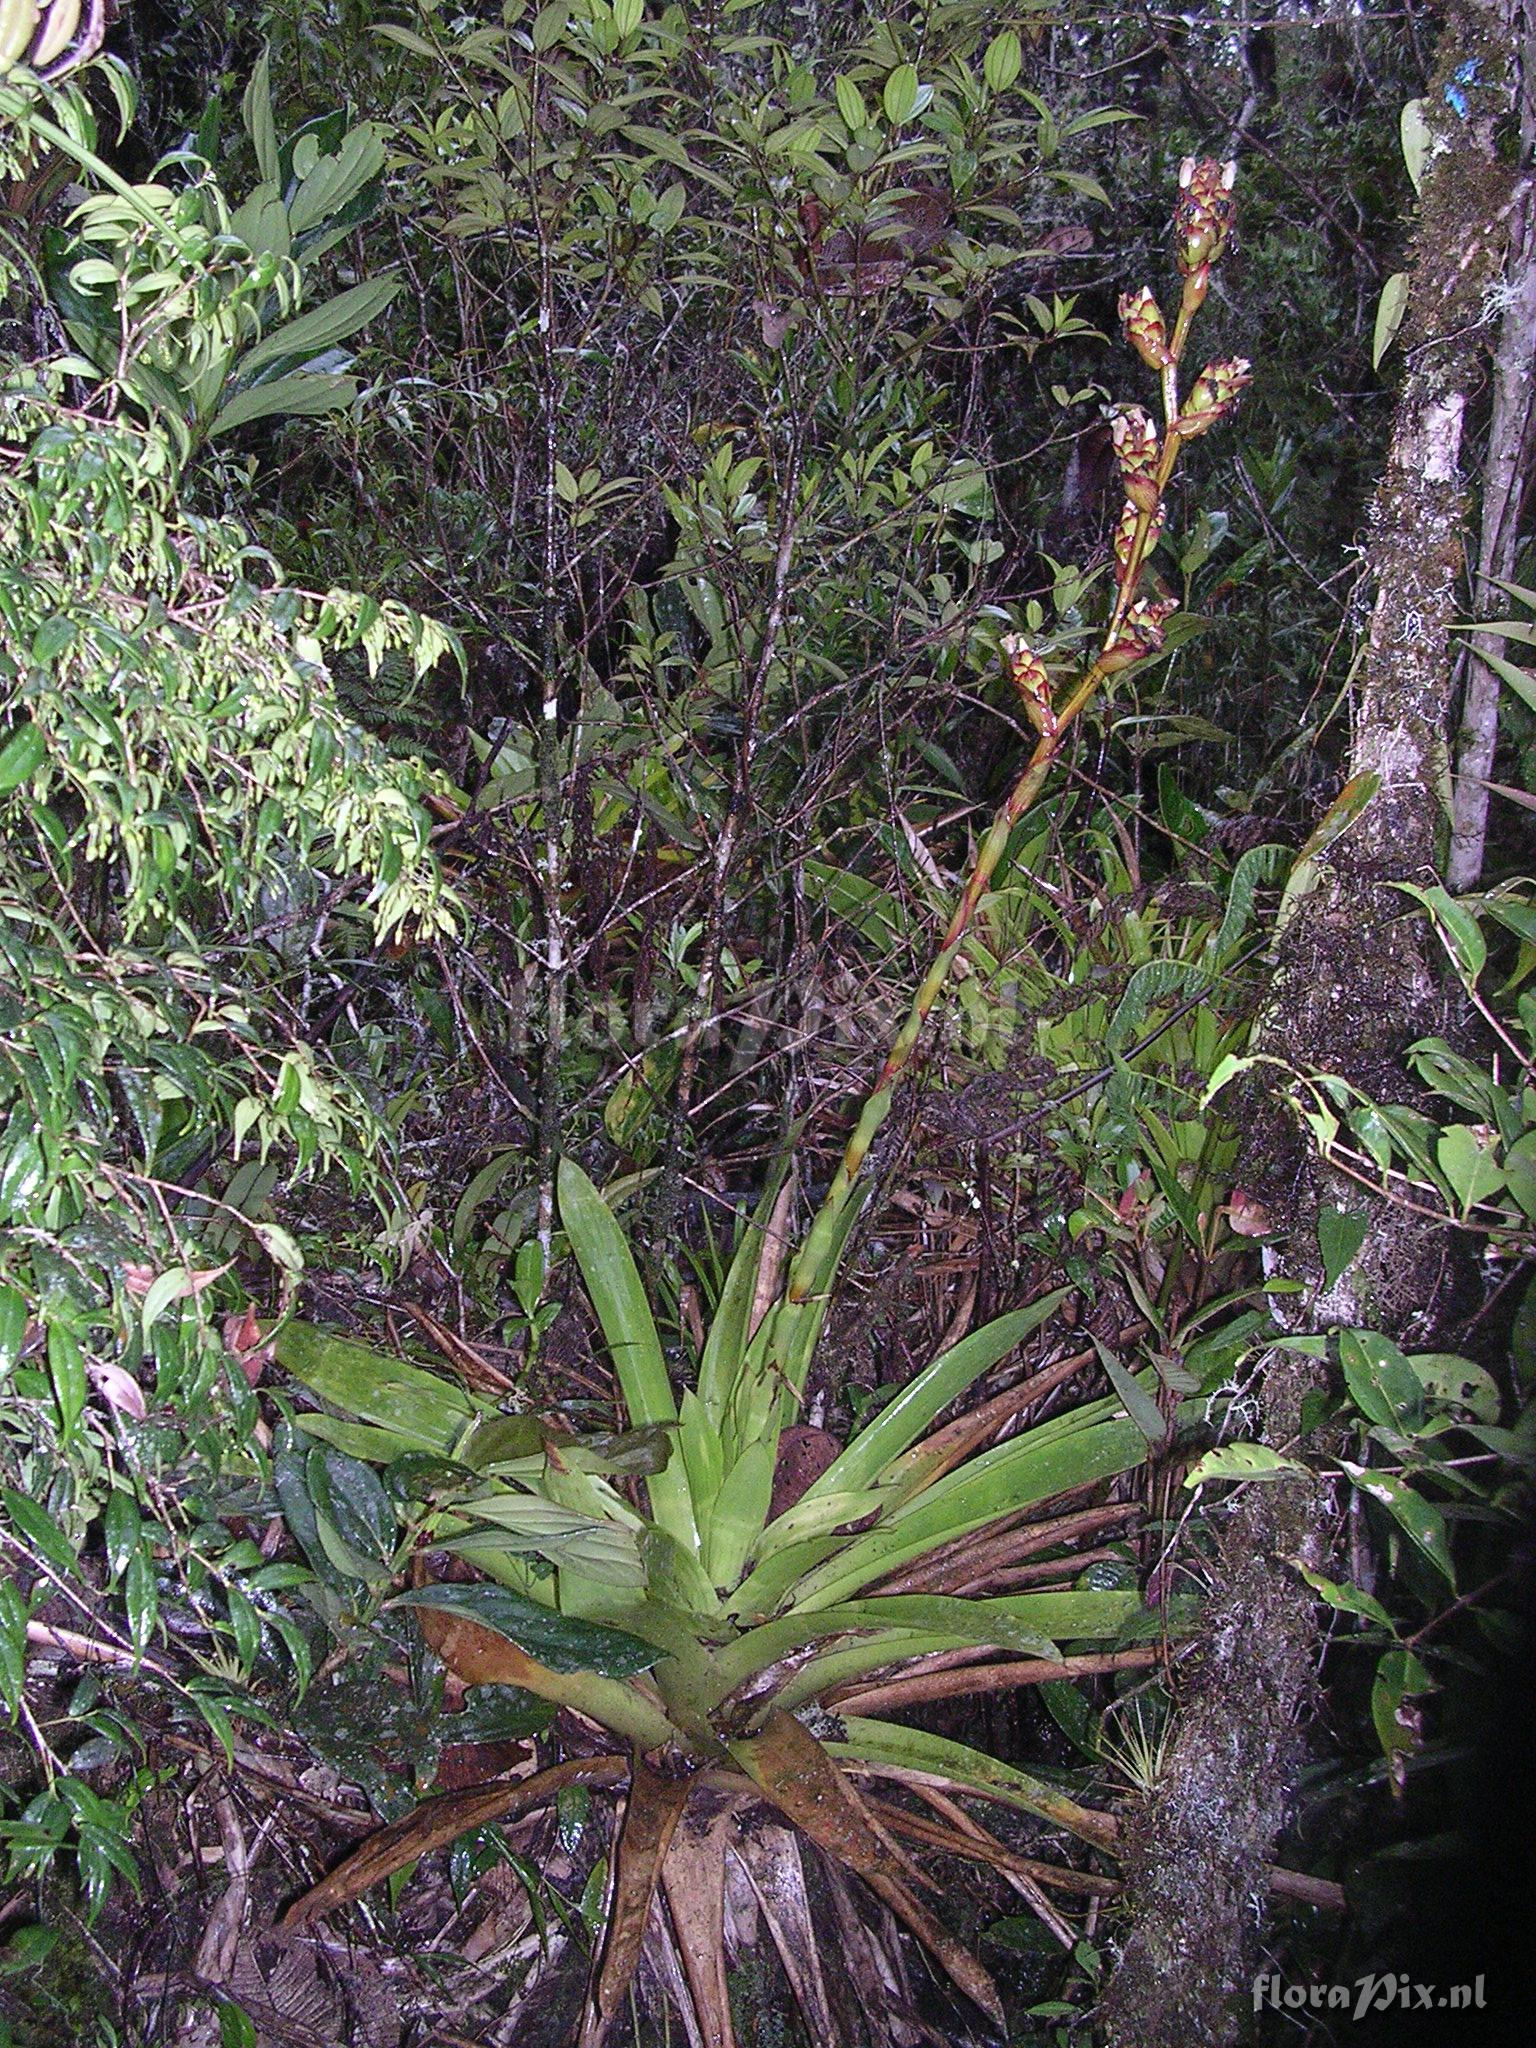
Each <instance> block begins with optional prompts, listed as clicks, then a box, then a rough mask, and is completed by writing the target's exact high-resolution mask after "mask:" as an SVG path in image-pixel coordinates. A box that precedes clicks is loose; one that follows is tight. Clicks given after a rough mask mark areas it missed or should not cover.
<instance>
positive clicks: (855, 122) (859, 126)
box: [832, 74, 869, 135]
mask: <svg viewBox="0 0 1536 2048" xmlns="http://www.w3.org/2000/svg"><path fill="white" fill-rule="evenodd" d="M832 89H833V92H834V93H835V94H836V96H837V111H838V113H839V114H840V115H841V117H842V122H843V126H844V127H845V128H846V129H847V130H848V133H849V134H850V135H858V134H859V133H860V132H861V131H862V130H863V129H865V128H867V127H868V126H869V109H868V108H867V107H866V106H865V104H864V95H863V94H862V93H861V92H860V91H859V88H858V87H857V86H856V85H855V84H854V82H853V80H852V79H851V78H849V77H847V76H846V74H844V75H840V76H839V77H838V78H837V79H836V80H835V81H834V83H833V88H832Z"/></svg>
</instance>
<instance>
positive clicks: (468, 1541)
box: [453, 1493, 645, 1586]
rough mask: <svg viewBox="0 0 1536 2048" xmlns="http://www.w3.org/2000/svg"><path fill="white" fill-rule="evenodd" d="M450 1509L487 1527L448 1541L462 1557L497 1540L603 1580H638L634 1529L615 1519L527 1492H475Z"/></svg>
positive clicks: (641, 1578)
mask: <svg viewBox="0 0 1536 2048" xmlns="http://www.w3.org/2000/svg"><path fill="white" fill-rule="evenodd" d="M456 1513H458V1514H461V1515H464V1516H472V1517H474V1518H475V1519H476V1520H477V1521H480V1522H488V1523H490V1524H491V1525H492V1529H491V1531H489V1532H486V1533H484V1534H481V1533H478V1532H472V1533H471V1534H470V1535H468V1536H461V1537H460V1538H459V1539H458V1540H457V1541H456V1542H455V1543H454V1545H453V1548H454V1549H456V1550H460V1551H462V1552H463V1553H464V1554H465V1555H466V1556H469V1555H473V1554H475V1552H476V1551H478V1550H482V1549H484V1548H486V1547H488V1546H490V1545H493V1544H496V1543H500V1545H501V1547H502V1548H503V1549H505V1550H509V1551H511V1552H514V1553H515V1552H517V1551H520V1550H521V1551H532V1552H537V1553H538V1554H539V1555H541V1556H544V1557H547V1558H549V1559H550V1561H551V1562H552V1563H554V1564H566V1563H568V1564H570V1565H571V1566H572V1567H573V1568H574V1569H575V1570H577V1571H581V1572H585V1573H587V1574H589V1575H590V1576H592V1577H594V1578H600V1579H602V1580H604V1581H605V1583H608V1584H612V1585H626V1586H638V1585H641V1584H643V1583H644V1580H645V1571H644V1567H643V1566H642V1564H641V1561H640V1548H639V1545H638V1544H637V1542H636V1540H635V1535H634V1532H633V1531H632V1530H630V1529H626V1528H624V1527H622V1526H621V1525H620V1524H618V1523H616V1522H610V1521H607V1520H603V1519H599V1518H598V1517H596V1516H594V1515H588V1514H582V1513H580V1512H579V1511H578V1510H576V1509H573V1508H568V1507H562V1506H561V1505H560V1504H559V1503H558V1502H556V1501H549V1500H541V1499H539V1498H538V1496H537V1495H535V1494H527V1493H499V1494H481V1495H479V1496H477V1497H476V1498H475V1499H473V1500H467V1501H464V1502H462V1503H460V1504H458V1506H457V1508H456Z"/></svg>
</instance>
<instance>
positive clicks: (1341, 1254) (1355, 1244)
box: [1317, 1202, 1370, 1287]
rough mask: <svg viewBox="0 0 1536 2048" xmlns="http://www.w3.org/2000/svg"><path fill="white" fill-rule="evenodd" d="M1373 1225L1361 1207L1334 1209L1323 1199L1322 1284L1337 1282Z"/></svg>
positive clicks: (1320, 1217)
mask: <svg viewBox="0 0 1536 2048" xmlns="http://www.w3.org/2000/svg"><path fill="white" fill-rule="evenodd" d="M1369 1228H1370V1218H1369V1217H1368V1216H1366V1215H1365V1214H1364V1213H1363V1212H1361V1211H1345V1210H1343V1209H1335V1208H1334V1207H1333V1206H1332V1205H1331V1204H1330V1203H1327V1202H1325V1203H1323V1205H1322V1206H1321V1207H1320V1208H1319V1210H1318V1212H1317V1248H1318V1251H1319V1252H1320V1253H1321V1254H1322V1260H1323V1284H1324V1286H1325V1287H1333V1286H1336V1285H1337V1283H1338V1281H1339V1279H1340V1277H1341V1276H1342V1275H1343V1274H1344V1273H1345V1272H1346V1271H1347V1270H1348V1268H1349V1265H1350V1262H1351V1261H1352V1260H1353V1258H1354V1256H1355V1254H1356V1252H1358V1251H1359V1249H1360V1247H1361V1245H1363V1244H1364V1243H1365V1233H1366V1231H1367V1230H1368V1229H1369Z"/></svg>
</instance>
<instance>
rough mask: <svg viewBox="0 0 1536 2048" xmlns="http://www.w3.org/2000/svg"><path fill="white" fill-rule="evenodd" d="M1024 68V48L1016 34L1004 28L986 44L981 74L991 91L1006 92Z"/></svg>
mask: <svg viewBox="0 0 1536 2048" xmlns="http://www.w3.org/2000/svg"><path fill="white" fill-rule="evenodd" d="M1023 68H1024V50H1023V45H1022V44H1021V43H1020V41H1019V38H1018V35H1017V34H1016V32H1015V31H1014V30H1013V29H1011V28H1006V29H1004V30H1003V31H1002V33H1001V34H1000V35H995V36H994V37H993V38H992V40H991V42H990V43H988V45H987V54H986V56H985V57H984V58H983V59H982V63H981V70H982V76H983V77H984V78H985V79H986V81H987V84H988V85H989V86H990V87H991V88H992V90H993V92H1006V91H1007V90H1008V88H1009V86H1011V85H1012V84H1013V83H1014V81H1015V79H1017V77H1018V75H1019V73H1020V71H1021V70H1022V69H1023Z"/></svg>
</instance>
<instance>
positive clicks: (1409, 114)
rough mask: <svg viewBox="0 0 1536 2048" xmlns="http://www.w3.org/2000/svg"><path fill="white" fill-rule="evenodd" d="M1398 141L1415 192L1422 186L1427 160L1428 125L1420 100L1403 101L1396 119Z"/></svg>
mask: <svg viewBox="0 0 1536 2048" xmlns="http://www.w3.org/2000/svg"><path fill="white" fill-rule="evenodd" d="M1397 132H1398V139H1399V141H1400V142H1401V143H1402V147H1403V162H1404V163H1405V164H1406V165H1407V168H1408V176H1409V177H1410V179H1412V181H1413V189H1414V191H1415V192H1418V191H1421V190H1422V189H1423V185H1424V166H1425V164H1426V163H1427V162H1428V160H1429V143H1430V135H1429V124H1428V122H1427V121H1426V120H1425V119H1424V102H1423V101H1422V100H1405V101H1404V102H1403V111H1402V112H1401V113H1400V114H1399V115H1398V117H1397Z"/></svg>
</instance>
